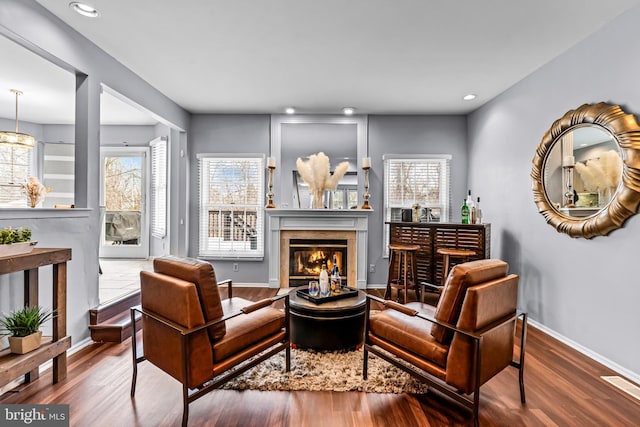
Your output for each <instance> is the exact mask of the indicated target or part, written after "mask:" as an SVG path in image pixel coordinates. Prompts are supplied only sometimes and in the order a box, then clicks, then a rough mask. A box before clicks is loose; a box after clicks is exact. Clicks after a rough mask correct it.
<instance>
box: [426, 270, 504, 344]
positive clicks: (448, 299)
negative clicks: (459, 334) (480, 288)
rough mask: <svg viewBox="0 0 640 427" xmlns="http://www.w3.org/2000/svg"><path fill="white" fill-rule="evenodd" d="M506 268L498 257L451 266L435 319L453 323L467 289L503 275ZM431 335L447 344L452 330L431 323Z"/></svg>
mask: <svg viewBox="0 0 640 427" xmlns="http://www.w3.org/2000/svg"><path fill="white" fill-rule="evenodd" d="M508 269H509V265H508V264H507V263H506V262H504V261H502V260H499V259H481V260H477V261H471V262H467V263H464V264H458V265H456V266H455V267H453V269H452V270H451V272H450V273H449V276H448V277H447V281H446V282H445V285H444V289H443V291H442V295H441V296H440V300H439V301H438V305H437V307H436V312H435V315H434V317H435V319H436V320H438V321H440V322H445V323H450V324H452V325H455V324H456V323H457V321H458V316H460V310H461V309H462V302H463V300H464V297H465V294H466V292H467V289H468V288H469V287H470V286H474V285H477V284H479V283H483V282H487V281H490V280H495V279H499V278H501V277H505V276H506V275H507V270H508ZM431 335H433V337H434V338H435V339H436V340H437V341H438V342H439V343H442V344H445V345H448V344H449V343H450V342H451V338H452V337H453V332H452V331H451V330H448V329H446V328H445V327H443V326H440V325H437V324H433V326H432V327H431Z"/></svg>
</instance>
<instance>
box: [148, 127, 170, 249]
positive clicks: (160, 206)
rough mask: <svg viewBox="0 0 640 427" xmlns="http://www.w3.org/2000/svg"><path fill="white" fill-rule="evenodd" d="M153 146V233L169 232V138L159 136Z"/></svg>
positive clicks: (152, 142) (151, 144)
mask: <svg viewBox="0 0 640 427" xmlns="http://www.w3.org/2000/svg"><path fill="white" fill-rule="evenodd" d="M149 145H150V146H151V235H152V236H154V237H159V238H162V237H164V236H165V235H166V234H167V139H166V138H157V139H155V140H153V141H151V143H150V144H149Z"/></svg>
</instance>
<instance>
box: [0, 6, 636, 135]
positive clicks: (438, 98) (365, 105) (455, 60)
mask: <svg viewBox="0 0 640 427" xmlns="http://www.w3.org/2000/svg"><path fill="white" fill-rule="evenodd" d="M639 2H640V1H639V0H608V1H607V2H602V1H601V0H563V1H557V0H536V1H525V0H521V1H514V0H485V1H478V0H453V1H451V0H450V1H435V0H423V1H418V0H393V1H391V0H350V1H345V0H324V1H313V2H312V1H308V0H270V1H248V0H237V1H224V2H223V1H219V0H190V1H175V0H136V1H134V2H132V1H130V0H86V3H88V4H90V5H92V6H93V7H95V8H96V9H98V11H99V13H100V15H99V17H98V18H94V19H90V18H86V17H83V16H81V15H78V14H77V13H75V12H74V11H72V10H71V9H70V8H69V7H68V3H69V2H68V1H55V2H54V1H50V0H38V3H40V4H41V5H42V6H44V7H45V8H47V9H49V10H50V11H51V12H52V13H54V14H55V15H57V16H58V17H59V18H60V19H62V20H63V21H65V22H66V23H67V24H69V25H70V26H71V27H73V28H75V29H76V30H77V31H79V32H80V33H82V34H83V35H84V36H85V37H87V38H88V39H90V40H91V41H92V42H94V43H95V44H96V45H98V46H99V47H101V48H102V49H103V50H105V51H106V52H107V53H108V54H109V55H111V56H113V57H114V58H116V59H117V60H118V61H120V62H121V63H122V64H124V65H125V66H126V67H128V68H130V69H131V70H132V71H134V72H135V73H137V74H138V75H140V76H141V77H142V78H143V79H145V80H147V81H148V82H149V83H150V84H151V85H152V86H154V87H156V88H157V89H158V90H159V91H161V92H162V93H164V94H165V95H167V96H168V97H169V98H171V99H172V100H174V101H175V102H176V103H177V104H179V105H180V106H182V107H183V108H184V109H186V110H187V111H190V112H192V113H282V112H283V111H284V109H285V107H288V106H293V107H295V108H296V109H297V111H298V112H300V113H320V114H323V113H339V112H340V110H341V108H342V107H344V106H351V107H355V109H356V114H358V113H360V114H466V113H469V112H470V111H473V110H474V109H476V108H478V107H479V106H480V105H482V104H483V103H485V102H487V101H488V100H490V99H491V98H493V97H495V96H496V95H498V94H500V93H501V92H503V91H504V90H506V89H508V88H509V87H510V86H512V85H513V84H514V83H516V82H518V81H519V80H521V79H523V78H524V77H526V76H527V75H528V74H530V73H532V72H533V71H535V70H536V69H537V68H539V67H540V66H542V65H543V64H545V63H547V62H549V61H550V60H552V59H553V58H555V57H556V56H558V55H559V54H561V53H563V52H564V51H566V50H567V49H568V48H570V47H571V46H573V45H574V44H576V43H577V42H579V41H580V40H582V39H584V38H585V37H587V36H588V35H589V34H591V33H593V32H595V31H597V30H598V29H599V28H601V27H602V26H604V25H606V24H607V23H608V22H610V21H611V20H613V19H614V18H615V17H616V16H618V15H619V14H621V13H623V12H624V11H626V10H627V9H629V8H631V7H633V6H634V5H637V4H638V3H639ZM605 4H606V6H605ZM7 43H12V42H10V41H7V40H0V49H1V51H2V52H5V50H4V49H5V47H6V46H5V44H7ZM14 47H15V46H14ZM10 53H11V55H12V57H13V58H14V59H15V61H14V63H15V67H13V68H16V70H20V71H17V72H19V73H20V72H21V73H22V74H20V75H21V76H22V77H24V78H22V79H21V80H20V81H19V82H18V83H20V85H22V87H21V89H22V90H23V91H24V92H25V95H23V96H22V97H21V98H20V117H21V118H22V117H24V119H25V120H31V119H33V120H34V121H36V120H35V117H38V114H39V115H40V117H43V116H44V115H47V114H50V115H51V118H49V119H44V120H42V122H43V123H55V122H60V123H63V122H68V121H69V119H71V121H72V120H73V119H72V117H73V114H72V113H73V98H72V95H71V99H70V103H68V101H69V100H67V99H66V97H61V96H56V95H55V91H56V90H57V89H58V86H64V87H70V88H71V90H73V87H74V86H73V80H69V78H70V75H69V74H68V73H67V72H65V71H62V70H60V69H57V72H54V73H51V72H50V70H46V69H45V68H43V67H33V66H30V65H29V61H30V60H32V59H29V58H28V56H29V55H33V54H31V53H29V52H26V51H25V50H24V49H20V48H18V49H13V50H12V51H11V52H10ZM3 56H5V57H6V55H3ZM33 56H35V55H33ZM38 59H39V60H40V61H43V60H42V59H40V58H38ZM22 61H25V63H26V64H27V65H26V67H27V68H24V67H22V68H21V66H20V63H21V62H22ZM5 64H6V63H3V68H4V66H5ZM51 67H52V68H56V67H55V66H51ZM25 69H26V70H29V73H25V72H24V70H25ZM2 71H3V76H2V77H3V78H4V77H5V75H7V71H6V70H5V69H3V70H2ZM45 74H46V75H45ZM65 74H66V75H65ZM9 77H11V76H9ZM58 77H59V79H58ZM37 81H42V85H41V86H37V85H35V84H34V86H33V91H31V88H30V87H29V84H31V82H37ZM18 83H16V85H17V84H18ZM11 84H12V85H13V82H11ZM3 85H4V82H3ZM69 85H70V86H69ZM11 87H14V86H11ZM27 87H29V89H30V90H29V91H27ZM4 89H5V88H2V87H0V116H4V117H13V115H14V113H13V104H12V102H13V101H11V99H12V98H11V94H10V93H8V91H7V94H4V93H3V92H4ZM49 90H50V92H51V96H50V99H44V93H48V92H47V91H49ZM65 93H66V92H65ZM467 93H475V94H477V98H476V99H475V100H473V101H463V100H462V97H463V96H464V95H465V94H467ZM30 96H33V97H34V98H36V97H38V98H39V97H40V96H42V97H43V99H42V101H41V104H42V105H41V106H40V101H39V103H36V104H37V105H35V104H32V105H29V99H30V98H29V97H30ZM107 98H111V97H110V96H109V97H107ZM7 99H9V101H7ZM7 103H9V104H10V105H9V108H7V107H6V104H7ZM23 103H24V105H23ZM123 108H127V107H126V106H124V105H122V102H121V101H119V100H117V99H116V98H115V97H113V100H111V99H109V101H105V105H103V109H104V112H103V120H104V121H109V122H112V123H118V122H120V121H124V122H126V121H129V122H132V121H133V120H131V119H126V117H130V116H131V114H129V113H127V114H120V117H119V116H118V111H121V110H122V109H123ZM29 109H33V111H32V112H33V115H32V116H30V114H31V112H30V111H29ZM47 109H49V110H51V111H49V113H45V110H47ZM35 110H38V111H40V110H42V113H38V114H36V112H35ZM7 111H8V113H7ZM135 120H141V121H142V120H149V117H148V115H144V114H143V117H140V118H136V119H135ZM38 121H40V119H38ZM152 121H153V120H152Z"/></svg>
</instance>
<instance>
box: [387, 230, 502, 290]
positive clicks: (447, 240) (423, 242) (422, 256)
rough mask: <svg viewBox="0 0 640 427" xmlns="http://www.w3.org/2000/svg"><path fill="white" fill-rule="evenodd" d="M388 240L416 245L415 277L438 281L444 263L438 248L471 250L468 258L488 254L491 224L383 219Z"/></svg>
mask: <svg viewBox="0 0 640 427" xmlns="http://www.w3.org/2000/svg"><path fill="white" fill-rule="evenodd" d="M387 224H389V243H400V244H411V245H418V246H420V249H418V250H417V251H416V266H417V278H418V281H420V282H427V283H432V284H440V283H442V273H443V271H444V266H443V264H442V256H441V255H439V254H438V253H437V250H438V249H440V248H454V249H467V250H472V251H474V252H475V253H476V255H473V256H470V257H469V261H474V260H476V259H484V258H490V256H491V224H454V223H440V222H387Z"/></svg>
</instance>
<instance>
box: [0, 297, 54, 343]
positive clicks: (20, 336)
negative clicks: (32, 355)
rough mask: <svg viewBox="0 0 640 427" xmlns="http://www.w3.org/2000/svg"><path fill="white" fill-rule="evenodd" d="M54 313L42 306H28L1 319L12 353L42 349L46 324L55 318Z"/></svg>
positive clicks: (0, 327) (1, 325) (0, 329)
mask: <svg viewBox="0 0 640 427" xmlns="http://www.w3.org/2000/svg"><path fill="white" fill-rule="evenodd" d="M53 316H54V313H53V312H52V311H51V310H49V309H46V308H43V307H40V306H26V307H24V308H22V309H20V310H17V311H13V312H11V314H9V315H8V316H7V315H5V317H4V318H3V319H0V331H2V332H3V335H10V336H9V346H10V348H11V352H12V353H16V354H25V353H28V352H30V351H32V350H35V349H36V348H38V347H40V342H41V340H42V331H41V330H40V327H41V326H42V324H43V323H44V322H46V321H47V320H49V319H51V318H53Z"/></svg>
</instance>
